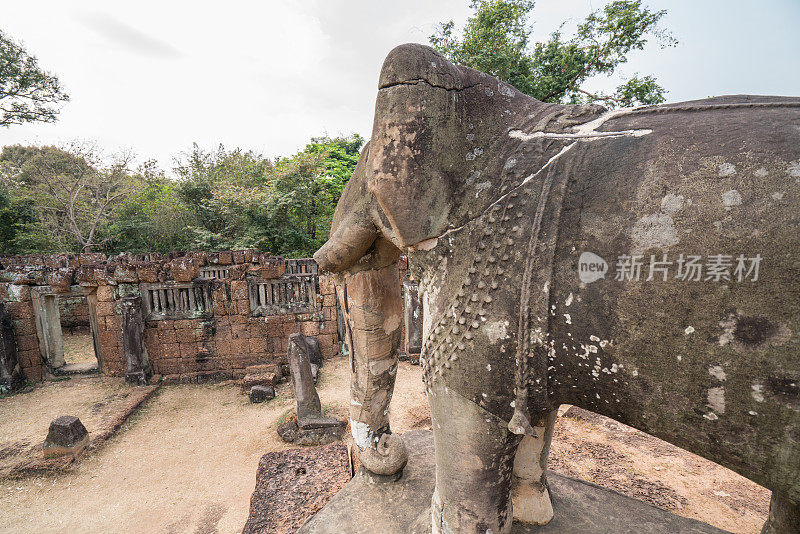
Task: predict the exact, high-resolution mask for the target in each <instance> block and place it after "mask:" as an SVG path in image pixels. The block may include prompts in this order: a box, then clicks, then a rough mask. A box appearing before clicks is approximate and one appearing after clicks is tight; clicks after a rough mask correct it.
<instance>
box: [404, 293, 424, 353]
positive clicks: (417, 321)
mask: <svg viewBox="0 0 800 534" xmlns="http://www.w3.org/2000/svg"><path fill="white" fill-rule="evenodd" d="M403 301H404V302H403V305H404V306H403V307H404V319H405V327H406V339H405V342H406V343H405V344H406V354H408V355H416V356H419V354H420V353H421V352H422V306H420V304H419V282H417V281H415V280H406V281H404V282H403Z"/></svg>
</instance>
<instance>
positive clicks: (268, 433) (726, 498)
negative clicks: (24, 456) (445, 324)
mask: <svg viewBox="0 0 800 534" xmlns="http://www.w3.org/2000/svg"><path fill="white" fill-rule="evenodd" d="M348 373H349V369H348V363H347V360H346V359H336V360H333V361H330V362H327V363H326V365H325V368H324V369H323V371H322V375H321V378H320V383H319V384H318V388H319V393H320V397H321V398H322V402H323V406H325V408H326V409H327V412H328V414H329V415H335V416H338V417H345V416H346V413H347V412H346V409H347V405H348V400H349V384H348V381H349V375H348ZM420 374H421V373H420V368H419V367H417V366H411V365H408V364H406V363H401V364H400V369H399V371H398V380H397V385H396V389H395V395H394V398H393V400H392V408H391V410H392V411H391V417H392V427H393V429H394V430H395V431H397V432H404V431H407V430H411V429H415V428H425V427H427V426H429V425H430V419H429V411H428V408H427V403H426V400H425V396H424V394H423V387H422V380H421V376H420ZM87 380H89V379H87ZM95 380H99V381H102V380H104V379H102V378H98V379H95ZM51 386H57V384H51V385H48V386H46V387H45V388H41V389H37V390H36V391H34V392H33V393H30V394H26V395H34V396H30V397H26V398H24V399H23V398H20V402H24V403H29V404H30V403H33V404H36V403H38V402H44V399H46V398H47V395H46V394H47V392H48V391H50V392H51V393H57V392H58V388H57V387H51ZM104 387H105V386H104ZM48 388H49V389H48ZM76 391H78V389H76ZM109 393H111V392H109ZM6 400H9V399H6ZM71 402H72V403H77V400H75V399H73V400H72V401H71ZM293 404H294V399H293V397H292V395H291V393H290V391H289V386H288V385H287V384H282V385H281V386H280V387H279V388H278V397H276V398H275V399H273V400H272V401H270V402H268V403H264V404H260V405H253V404H250V403H249V402H248V401H247V398H246V397H245V396H244V395H242V394H241V393H240V390H239V388H238V387H236V386H233V385H191V386H188V385H187V386H165V387H163V388H162V389H161V391H160V393H158V394H157V396H156V397H154V398H153V399H151V400H150V401H148V402H147V404H146V405H144V407H143V408H141V409H140V411H139V412H138V413H136V414H135V415H134V416H133V417H132V419H131V420H130V421H129V422H128V423H126V424H125V425H124V426H123V427H122V429H120V431H119V433H118V434H117V435H116V436H114V437H113V438H111V439H110V440H109V441H108V442H107V443H106V444H105V446H104V447H102V448H101V449H100V450H98V451H96V452H94V453H92V454H91V455H90V456H89V457H87V458H84V459H83V460H82V461H81V462H80V463H78V464H77V466H76V467H75V468H74V469H73V470H72V471H70V472H67V473H64V474H60V475H52V476H41V477H33V478H26V479H22V480H17V481H8V480H6V481H0V532H9V533H11V532H13V533H20V532H36V533H50V532H59V533H60V532H64V533H84V532H86V533H94V532H97V533H116V532H126V533H139V532H146V533H151V532H152V533H184V532H186V533H194V534H199V533H215V532H219V533H234V532H241V529H242V527H243V525H244V523H245V521H246V519H247V515H248V509H249V501H250V494H251V492H252V491H253V488H254V486H255V474H256V468H257V466H258V461H259V459H260V458H261V456H262V455H263V454H264V453H266V452H270V451H274V450H280V449H285V448H288V447H289V446H288V445H286V444H284V443H283V442H282V441H281V440H280V438H279V437H278V435H277V432H276V430H275V429H276V424H275V423H276V421H277V420H278V419H279V418H280V417H281V416H282V415H284V414H285V413H286V412H287V411H288V410H289V409H290V408H291V407H292V406H293ZM72 405H74V404H72ZM1 407H2V405H0V409H1ZM0 419H2V418H0ZM39 419H41V417H39ZM37 420H38V419H37ZM43 421H44V420H42V421H39V423H43ZM45 427H46V426H45ZM0 428H2V429H3V430H6V431H7V430H9V429H10V428H11V427H8V426H6V427H2V426H0ZM551 457H552V460H553V461H552V464H553V466H554V467H555V468H556V469H557V470H559V471H562V472H566V473H568V474H573V475H577V476H581V477H584V478H588V479H590V480H593V481H594V482H596V483H598V484H601V485H606V486H609V487H612V488H614V489H617V490H618V491H624V492H626V493H633V494H634V495H636V496H637V497H638V498H643V499H645V500H649V501H651V502H657V503H659V504H662V506H666V507H667V508H670V509H672V510H673V511H674V512H675V513H677V514H679V515H684V516H687V517H694V518H697V519H701V520H704V521H708V522H709V523H711V524H714V525H716V526H719V527H722V528H726V529H730V530H733V531H735V532H740V533H755V532H758V531H759V529H760V523H761V521H763V516H764V514H765V513H766V503H767V501H768V495H769V493H768V492H767V491H766V490H764V489H763V488H760V487H758V486H756V485H755V484H752V483H751V482H749V481H746V480H745V479H743V478H741V477H739V476H738V475H736V474H734V473H732V472H731V471H728V470H727V469H724V468H722V467H720V466H717V465H716V464H712V463H711V462H707V461H705V460H702V459H701V458H698V457H696V456H693V455H689V454H688V453H686V452H685V451H681V450H680V449H677V448H675V447H672V446H670V445H668V444H666V443H664V442H661V441H659V440H656V439H655V438H652V437H650V436H647V435H645V434H642V433H638V432H636V431H633V429H630V428H629V427H622V426H621V425H619V424H617V423H613V422H609V420H605V421H603V420H599V421H598V420H576V419H574V418H570V417H566V418H563V419H560V420H559V422H558V427H557V429H556V436H555V440H554V444H553V450H552V454H551ZM662 500H663V501H664V502H663V503H662V502H661V501H662Z"/></svg>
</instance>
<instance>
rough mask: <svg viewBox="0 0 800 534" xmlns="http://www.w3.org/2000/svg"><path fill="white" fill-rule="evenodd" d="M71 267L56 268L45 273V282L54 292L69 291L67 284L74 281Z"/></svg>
mask: <svg viewBox="0 0 800 534" xmlns="http://www.w3.org/2000/svg"><path fill="white" fill-rule="evenodd" d="M74 277H75V273H74V271H73V270H72V269H66V268H62V269H58V270H55V271H52V272H49V273H48V274H47V283H48V284H50V287H51V288H52V289H53V291H55V292H56V293H69V286H71V285H72V284H73V282H74V281H75V278H74Z"/></svg>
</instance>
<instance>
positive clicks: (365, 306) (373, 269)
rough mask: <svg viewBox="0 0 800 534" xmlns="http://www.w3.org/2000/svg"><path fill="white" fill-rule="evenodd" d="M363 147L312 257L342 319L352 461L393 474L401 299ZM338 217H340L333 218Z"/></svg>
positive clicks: (399, 464)
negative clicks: (392, 415) (329, 280)
mask: <svg viewBox="0 0 800 534" xmlns="http://www.w3.org/2000/svg"><path fill="white" fill-rule="evenodd" d="M368 154H369V146H366V147H365V148H364V150H363V151H362V154H361V158H360V160H359V163H358V165H357V167H356V169H355V171H354V173H353V177H352V178H351V179H350V182H349V183H348V185H347V187H346V188H345V191H344V192H343V193H342V198H341V199H340V200H339V204H338V206H337V209H336V214H335V215H334V219H333V221H332V225H331V238H330V239H329V240H328V242H327V243H325V245H323V246H322V248H320V249H319V250H318V251H317V253H316V254H315V255H314V259H315V260H316V261H317V263H318V264H319V267H320V269H321V270H322V271H326V272H329V273H334V274H335V276H334V282H335V284H336V293H337V298H338V300H339V306H340V308H341V310H342V315H343V317H344V319H345V322H346V339H345V343H346V345H347V347H348V350H349V353H350V369H351V373H352V375H351V388H350V432H351V434H352V437H353V442H354V443H355V445H356V446H357V447H358V453H357V454H358V459H359V461H360V462H361V464H362V465H363V466H364V467H365V468H367V469H368V470H369V471H372V472H373V473H376V474H379V475H393V474H395V473H398V472H399V471H400V470H401V469H402V468H403V467H404V466H405V464H406V461H407V459H408V455H407V452H406V449H405V445H404V444H403V441H402V439H400V438H398V437H397V436H394V435H392V432H391V429H390V426H389V402H390V401H391V398H392V392H393V390H394V381H395V377H396V373H397V361H398V358H397V356H398V350H399V348H400V336H401V332H402V328H401V326H402V301H401V296H400V279H399V277H398V272H397V259H398V257H399V255H400V250H399V249H398V248H397V247H396V246H395V245H394V244H393V243H392V242H391V241H390V240H389V239H387V238H386V237H384V236H386V235H387V234H389V235H391V230H389V229H388V224H386V223H385V222H384V221H383V220H382V218H381V214H380V209H379V208H378V207H377V203H375V201H374V199H372V197H371V195H370V194H368V191H367V188H366V180H365V166H366V163H365V162H366V160H367V158H368ZM340 214H346V215H345V216H344V217H340Z"/></svg>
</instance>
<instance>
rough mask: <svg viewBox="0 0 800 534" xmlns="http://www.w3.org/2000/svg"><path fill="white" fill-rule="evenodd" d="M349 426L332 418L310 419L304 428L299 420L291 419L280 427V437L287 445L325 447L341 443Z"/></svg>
mask: <svg viewBox="0 0 800 534" xmlns="http://www.w3.org/2000/svg"><path fill="white" fill-rule="evenodd" d="M346 426H347V424H346V423H345V422H344V421H339V420H337V419H333V418H331V417H322V418H319V419H309V420H307V421H306V422H305V424H304V426H303V428H300V427H299V426H298V424H297V419H295V418H291V419H289V420H287V421H286V422H285V423H282V424H281V425H279V426H278V435H279V436H280V437H281V439H282V440H283V441H285V442H286V443H294V444H296V445H309V446H316V445H324V444H326V443H333V442H334V441H341V439H342V436H343V434H344V429H345V427H346Z"/></svg>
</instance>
